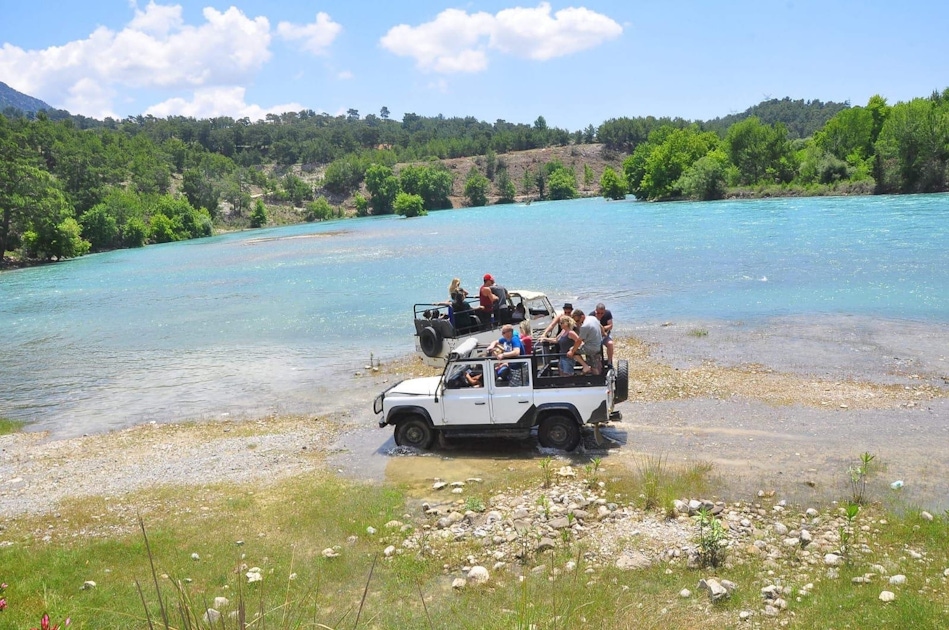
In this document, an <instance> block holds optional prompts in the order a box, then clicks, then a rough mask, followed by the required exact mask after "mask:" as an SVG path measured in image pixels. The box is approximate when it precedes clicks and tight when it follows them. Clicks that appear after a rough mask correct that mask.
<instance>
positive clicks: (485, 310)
mask: <svg viewBox="0 0 949 630" xmlns="http://www.w3.org/2000/svg"><path fill="white" fill-rule="evenodd" d="M493 284H494V277H493V276H492V275H491V274H490V273H486V274H484V284H482V285H481V290H480V291H478V303H479V305H480V306H478V317H480V318H481V323H482V324H486V325H488V326H490V325H491V316H492V315H493V314H494V305H495V304H497V302H498V296H497V295H495V294H494V292H493V291H491V285H493Z"/></svg>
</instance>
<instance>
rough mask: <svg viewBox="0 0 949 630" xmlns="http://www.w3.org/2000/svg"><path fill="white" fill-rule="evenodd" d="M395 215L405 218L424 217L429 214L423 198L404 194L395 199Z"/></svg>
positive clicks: (401, 193)
mask: <svg viewBox="0 0 949 630" xmlns="http://www.w3.org/2000/svg"><path fill="white" fill-rule="evenodd" d="M395 213H396V214H401V215H402V216H404V217H424V216H425V215H426V214H428V213H427V212H426V211H425V202H424V201H422V197H421V196H419V195H412V194H409V193H404V192H400V193H399V194H398V195H396V197H395Z"/></svg>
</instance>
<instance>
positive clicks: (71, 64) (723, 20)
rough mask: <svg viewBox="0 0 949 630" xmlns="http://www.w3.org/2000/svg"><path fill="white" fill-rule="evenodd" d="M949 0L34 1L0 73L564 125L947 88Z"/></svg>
mask: <svg viewBox="0 0 949 630" xmlns="http://www.w3.org/2000/svg"><path fill="white" fill-rule="evenodd" d="M947 31H949V2H945V1H944V0H932V1H923V0H906V1H904V2H893V1H892V0H887V1H878V0H865V1H863V2H857V1H850V0H846V1H845V0H792V1H784V2H770V1H768V0H758V1H755V2H753V1H750V0H734V1H728V2H713V1H711V0H666V1H658V0H656V1H649V2H646V1H637V0H566V1H560V0H549V1H548V2H525V1H523V0H502V1H497V2H494V1H491V2H475V1H472V2H461V3H457V4H452V3H450V2H446V1H430V0H412V1H411V2H395V1H384V2H383V1H380V2H364V1H360V0H350V1H348V2H338V1H333V2H318V1H312V0H311V1H302V0H279V1H276V2H275V1H273V0H266V1H264V0H232V1H231V2H223V3H222V2H216V1H211V0H204V1H201V2H193V1H191V0H186V1H183V2H177V3H174V2H171V1H165V0H154V1H152V2H147V1H146V2H142V1H139V2H135V1H130V0H109V1H104V0H99V1H87V2H79V1H77V0H55V1H49V0H31V1H29V2H15V3H14V2H7V3H4V7H3V9H2V20H0V81H3V82H5V83H7V84H8V85H10V86H11V87H13V88H15V89H17V90H19V91H21V92H24V93H26V94H29V95H31V96H35V97H37V98H40V99H42V100H44V101H46V102H47V103H49V104H50V105H52V106H53V107H57V108H63V109H68V110H69V111H71V112H73V113H79V114H84V115H86V116H92V117H95V118H100V119H101V118H104V117H106V116H110V115H111V116H113V117H117V118H124V117H126V116H129V115H138V114H152V115H155V116H159V117H162V116H167V115H179V114H180V115H186V116H194V117H197V118H207V117H211V116H222V115H224V116H232V117H234V118H241V117H244V116H248V117H250V118H251V119H255V120H256V119H259V118H262V117H263V116H265V115H266V114H267V113H270V112H274V113H279V112H283V111H287V110H293V111H299V110H301V109H312V110H315V111H320V112H328V113H330V114H339V113H345V112H346V110H348V109H350V108H353V109H357V110H358V111H359V113H360V114H361V115H363V116H365V115H366V114H376V115H378V114H379V111H380V109H381V108H382V107H383V106H385V107H387V108H388V109H389V111H390V112H391V114H390V115H391V117H392V118H393V119H396V120H398V119H401V118H402V116H403V114H405V113H406V112H412V113H416V114H420V115H424V116H434V115H437V114H444V115H445V116H448V117H451V116H474V117H476V118H478V119H479V120H486V121H489V122H494V121H495V120H497V119H504V120H507V121H510V122H524V123H531V122H533V121H534V120H535V119H536V118H537V116H539V115H543V116H544V117H545V119H546V120H547V122H548V124H549V125H552V126H557V127H563V128H566V129H569V130H576V129H580V128H583V127H586V126H587V125H589V124H593V125H595V126H596V125H599V124H600V123H602V122H603V121H604V120H607V119H609V118H614V117H619V116H645V115H653V116H681V117H683V118H688V119H709V118H714V117H717V116H725V115H727V114H730V113H735V112H740V111H744V110H745V109H747V108H748V107H750V106H751V105H754V104H756V103H758V102H760V101H761V100H763V99H766V98H783V97H785V96H789V97H791V98H793V99H805V100H812V99H820V100H822V101H850V102H851V104H854V105H864V104H866V102H867V100H868V99H869V98H870V97H871V96H872V95H874V94H880V95H882V96H884V97H885V98H886V99H887V101H888V102H889V103H891V104H892V103H896V102H898V101H905V100H909V99H911V98H915V97H918V96H928V95H929V94H930V93H931V92H932V91H933V90H940V91H941V90H943V89H945V88H946V87H949V36H947V35H946V33H947Z"/></svg>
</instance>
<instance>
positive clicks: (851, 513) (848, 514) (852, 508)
mask: <svg viewBox="0 0 949 630" xmlns="http://www.w3.org/2000/svg"><path fill="white" fill-rule="evenodd" d="M859 513H860V505H859V504H858V503H848V504H847V507H846V508H844V518H846V519H847V524H846V525H841V526H840V529H839V530H838V533H839V534H840V555H841V556H843V558H844V562H846V563H847V564H850V563H851V562H852V561H853V553H852V551H853V546H854V545H855V544H856V542H857V530H856V528H855V527H854V521H855V520H856V518H857V514H859Z"/></svg>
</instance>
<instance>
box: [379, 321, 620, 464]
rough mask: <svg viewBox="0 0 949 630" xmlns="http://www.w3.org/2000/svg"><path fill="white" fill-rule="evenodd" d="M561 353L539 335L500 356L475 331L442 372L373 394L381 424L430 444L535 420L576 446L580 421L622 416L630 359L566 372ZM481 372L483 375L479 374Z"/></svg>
mask: <svg viewBox="0 0 949 630" xmlns="http://www.w3.org/2000/svg"><path fill="white" fill-rule="evenodd" d="M559 359H560V356H559V355H558V354H556V353H555V352H554V351H553V350H552V347H551V345H550V344H547V343H538V344H537V347H536V348H535V352H534V354H532V355H529V356H523V357H517V358H505V359H498V358H496V357H494V356H493V355H488V354H486V353H485V350H484V348H483V347H478V344H477V340H475V339H469V340H467V341H465V342H464V343H463V344H461V345H460V346H458V347H456V348H455V349H454V351H453V352H452V353H451V354H450V355H449V357H448V361H447V363H446V365H445V368H444V371H443V372H442V375H441V376H431V377H426V378H413V379H408V380H405V381H401V382H399V383H396V384H395V385H392V386H391V387H389V388H388V389H387V390H385V391H384V392H383V393H381V394H380V395H379V396H377V397H376V399H375V401H374V402H373V411H374V412H375V413H377V414H380V413H381V414H382V418H381V419H380V420H379V426H380V427H385V426H387V425H394V426H395V443H396V444H398V445H399V446H412V447H415V448H420V449H427V448H429V447H430V446H431V445H432V442H433V441H434V439H435V438H436V437H439V436H443V437H488V436H490V437H501V436H505V437H513V438H525V437H527V436H529V435H530V433H531V431H532V430H534V428H535V427H536V429H537V439H538V441H539V442H540V445H541V446H544V447H549V448H558V449H563V450H566V451H571V450H573V449H575V448H576V447H577V445H578V444H579V443H580V437H581V434H580V431H581V428H582V427H585V426H593V427H594V428H597V427H599V426H600V425H602V424H604V423H607V422H610V421H612V420H619V419H620V418H621V415H620V413H619V412H618V411H615V410H614V405H615V404H616V403H619V402H622V401H624V400H626V398H627V394H628V391H629V376H628V375H629V369H628V365H627V362H626V361H625V360H620V361H618V362H617V365H616V366H615V367H614V366H612V365H605V366H604V369H603V372H602V374H598V375H594V374H583V373H582V372H581V371H579V370H577V371H574V372H571V373H569V374H561V373H560V369H559V365H560V361H559ZM479 375H480V376H479Z"/></svg>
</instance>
